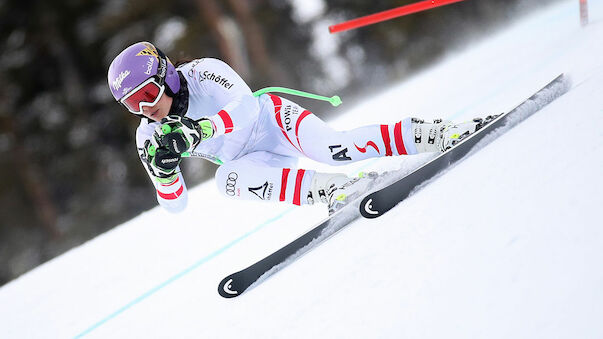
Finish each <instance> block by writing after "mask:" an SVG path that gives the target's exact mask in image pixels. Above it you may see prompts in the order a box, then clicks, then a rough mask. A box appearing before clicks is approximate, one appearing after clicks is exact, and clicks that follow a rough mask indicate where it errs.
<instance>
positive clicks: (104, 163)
mask: <svg viewBox="0 0 603 339" xmlns="http://www.w3.org/2000/svg"><path fill="white" fill-rule="evenodd" d="M553 1H555V0H546V1H543V0H540V1H538V0H467V1H465V2H461V3H457V4H453V5H449V6H445V7H442V8H439V9H434V10H431V11H428V12H425V13H420V14H414V15H411V16H408V17H403V18H398V19H394V20H391V21H388V22H385V23H381V24H377V25H373V26H370V27H366V28H361V29H357V30H354V31H350V32H345V33H340V34H336V35H330V34H329V33H328V30H327V27H328V25H329V24H334V23H337V22H341V21H344V20H348V19H352V18H356V17H360V16H363V15H367V14H372V13H375V12H378V11H382V10H386V9H391V8H394V7H397V6H401V5H405V4H409V3H412V2H415V0H405V1H402V0H397V1H396V0H370V1H368V0H367V1H352V0H325V1H323V0H315V1H309V0H308V1H307V2H304V1H295V3H299V4H302V5H295V6H294V5H293V4H294V1H293V0H222V1H219V0H188V1H187V0H171V1H165V0H103V1H100V0H86V1H84V0H81V1H78V0H53V1H6V0H0V80H1V81H0V285H2V284H4V283H6V282H8V281H10V280H11V279H14V278H15V277H17V276H19V275H20V274H23V273H24V272H26V271H28V270H30V269H32V268H33V267H35V266H37V265H39V264H41V263H43V262H45V261H47V260H49V259H51V258H53V257H55V256H57V255H59V254H61V253H63V252H65V251H67V250H68V249H70V248H72V247H74V246H77V245H79V244H81V243H83V242H85V241H87V240H89V239H91V238H93V237H94V236H96V235H98V234H100V233H103V232H105V231H107V230H109V229H111V228H112V227H114V226H115V225H118V224H120V223H122V222H124V221H126V220H129V219H131V218H133V217H135V216H136V215H138V214H140V213H141V212H142V211H145V210H148V209H150V208H152V207H154V206H155V205H156V204H157V203H156V200H155V193H154V190H153V186H152V184H151V183H150V182H149V179H148V178H147V176H146V173H145V172H144V169H143V168H142V166H141V165H140V162H139V160H138V157H137V155H136V147H135V144H134V130H135V128H136V126H137V125H138V119H137V118H136V117H134V116H133V115H131V114H128V113H127V112H125V111H124V110H123V109H122V108H121V107H120V106H119V105H118V104H116V103H115V102H114V100H113V98H112V96H111V94H110V91H109V89H108V86H107V80H106V71H107V68H108V66H109V64H110V62H111V60H112V59H113V57H114V56H116V55H117V54H118V53H119V52H120V51H121V50H122V49H123V48H125V47H127V46H128V45H130V44H132V43H134V42H136V41H141V40H147V41H151V42H153V43H155V44H156V45H157V46H158V47H159V48H161V49H162V50H163V51H164V52H165V53H166V54H168V55H169V56H170V59H171V60H172V61H174V62H175V61H177V60H179V59H185V58H197V57H217V58H220V59H222V60H224V61H226V62H228V63H229V64H230V65H231V66H232V67H233V68H234V69H235V70H236V71H238V72H239V73H240V74H241V75H242V76H243V78H244V79H246V80H247V81H248V84H249V85H250V87H251V88H252V89H259V88H261V87H266V86H287V87H292V88H298V89H302V90H306V91H314V92H318V93H322V94H324V95H329V96H331V95H334V94H339V95H340V96H341V97H342V98H343V99H344V102H345V105H347V106H348V107H350V105H353V104H354V102H355V100H360V99H361V98H362V97H363V96H366V95H370V94H371V93H374V92H376V91H379V90H380V89H382V88H384V87H386V86H388V85H389V84H391V83H393V82H395V81H400V80H401V79H403V78H405V77H407V76H408V75H410V74H412V73H413V72H416V71H418V70H420V69H421V68H423V67H425V66H426V65H428V64H430V63H432V62H434V61H436V60H438V59H439V58H442V57H443V56H444V55H445V53H446V52H448V51H451V50H455V49H462V48H465V47H466V46H468V44H469V43H470V42H471V41H474V40H475V39H479V38H480V37H484V36H485V35H487V34H490V33H491V32H493V31H494V30H496V29H498V28H500V27H501V26H505V25H508V24H510V23H511V22H512V21H513V20H515V19H516V18H517V17H518V16H521V15H524V14H525V13H526V12H528V11H532V10H535V9H537V8H538V7H539V6H543V5H545V4H547V3H550V2H553ZM303 4H307V6H310V5H312V4H322V6H321V7H319V9H320V11H314V12H312V11H310V12H309V14H308V13H306V14H304V12H303V11H300V8H298V7H296V6H306V5H303ZM311 8H314V7H311ZM302 9H303V8H302ZM296 100H298V101H300V103H302V104H303V105H304V106H305V107H307V108H309V109H310V110H312V111H314V112H315V113H318V114H319V115H320V116H321V117H323V118H325V117H328V115H329V114H335V113H336V112H335V111H334V110H333V109H331V108H330V107H329V105H327V104H324V103H318V102H314V101H304V100H299V99H296ZM214 170H215V168H214V167H213V165H211V164H209V163H204V162H201V161H188V162H185V164H184V169H183V171H184V172H186V175H187V182H188V183H189V186H192V185H194V184H195V183H199V182H202V181H203V180H207V179H210V178H212V177H213V172H214ZM141 241H144V235H143V234H141ZM132 246H133V247H135V246H136V244H132ZM134 250H135V249H134Z"/></svg>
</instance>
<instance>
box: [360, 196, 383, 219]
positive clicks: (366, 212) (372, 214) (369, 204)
mask: <svg viewBox="0 0 603 339" xmlns="http://www.w3.org/2000/svg"><path fill="white" fill-rule="evenodd" d="M373 202H374V201H373V197H372V194H369V195H367V196H366V197H364V199H362V202H360V214H361V215H362V216H363V217H365V218H368V219H374V218H377V217H379V216H381V212H380V211H379V210H378V209H375V207H374V206H373Z"/></svg>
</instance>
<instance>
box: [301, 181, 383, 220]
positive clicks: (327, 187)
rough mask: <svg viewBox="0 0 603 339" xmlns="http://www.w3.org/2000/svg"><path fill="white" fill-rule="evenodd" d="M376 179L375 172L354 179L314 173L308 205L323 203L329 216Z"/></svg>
mask: <svg viewBox="0 0 603 339" xmlns="http://www.w3.org/2000/svg"><path fill="white" fill-rule="evenodd" d="M377 177H378V174H377V173H376V172H370V173H360V175H359V176H358V177H355V178H350V177H348V176H347V175H345V174H342V173H319V172H316V173H315V174H314V177H313V178H312V183H311V185H310V192H308V204H310V205H311V204H314V202H315V201H318V202H322V203H325V204H327V206H328V208H329V215H331V214H333V213H335V212H336V211H338V210H340V209H341V208H342V207H343V206H345V205H347V204H348V203H349V202H351V201H353V200H354V199H356V198H357V197H359V196H360V195H362V194H363V193H365V192H366V191H367V190H368V189H369V188H370V186H371V184H372V183H373V181H374V180H375V179H376V178H377Z"/></svg>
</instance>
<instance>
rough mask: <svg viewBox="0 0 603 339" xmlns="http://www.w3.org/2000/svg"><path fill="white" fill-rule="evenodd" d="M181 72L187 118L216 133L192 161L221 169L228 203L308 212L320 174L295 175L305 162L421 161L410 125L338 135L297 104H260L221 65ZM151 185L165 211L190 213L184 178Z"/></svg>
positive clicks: (270, 99) (144, 129)
mask: <svg viewBox="0 0 603 339" xmlns="http://www.w3.org/2000/svg"><path fill="white" fill-rule="evenodd" d="M178 70H179V71H180V72H182V74H183V75H184V77H185V78H186V80H187V84H181V85H182V86H188V90H189V103H188V110H187V112H186V114H185V116H187V117H189V118H192V119H195V120H197V119H199V118H201V117H203V116H207V117H209V119H210V120H211V121H212V122H213V123H214V125H215V127H216V132H215V134H214V136H213V138H211V139H209V140H206V141H203V142H201V143H200V144H199V145H198V146H197V147H196V148H195V150H194V151H193V152H192V156H195V157H202V158H205V159H207V160H210V161H213V162H215V163H218V164H221V165H220V167H219V168H218V170H217V172H216V175H215V182H216V185H217V187H218V190H219V191H220V192H222V193H223V194H225V195H226V196H229V197H233V198H236V199H247V200H263V201H284V202H288V203H292V204H295V205H302V204H306V203H307V195H308V192H309V190H310V183H311V182H312V176H313V175H314V171H312V170H307V169H299V168H296V164H297V159H298V158H299V157H302V156H305V157H307V158H310V159H313V160H316V161H319V162H322V163H326V164H330V165H344V164H348V163H350V162H355V161H360V160H364V159H367V158H373V157H383V156H393V155H403V154H416V153H417V149H416V147H415V144H414V142H413V135H412V132H411V121H410V118H407V119H405V120H402V121H400V122H397V123H394V124H390V125H371V126H364V127H359V128H356V129H353V130H348V131H336V130H334V129H333V128H331V127H329V126H328V125H327V124H326V123H325V122H323V121H322V120H321V119H320V118H318V117H317V116H315V115H314V114H312V112H310V111H308V110H306V109H304V108H303V107H301V106H299V105H297V104H296V103H294V102H292V101H290V100H287V99H285V98H282V97H279V96H276V95H272V94H263V95H261V96H259V97H254V96H253V95H252V92H251V90H250V88H249V87H248V86H247V84H246V83H245V82H244V81H243V79H241V77H240V76H239V75H238V74H237V73H236V72H235V71H234V70H233V69H232V68H230V67H229V66H228V65H227V64H225V63H224V62H222V61H220V60H217V59H211V58H204V59H197V60H194V61H192V62H189V63H187V64H185V65H182V66H181V67H179V68H178ZM158 124H159V123H157V122H149V121H148V120H147V119H142V121H141V123H140V126H139V127H138V129H137V131H136V143H137V146H138V148H139V151H140V150H141V149H142V147H143V145H144V142H145V140H148V139H150V138H151V136H152V135H153V132H154V130H155V127H156V126H157V125H158ZM145 168H146V166H145ZM147 172H148V170H147ZM149 176H151V179H153V178H152V175H151V174H150V173H149ZM152 181H153V183H154V185H155V188H156V190H157V200H158V201H159V203H160V204H161V205H162V206H163V207H165V208H166V209H167V210H169V211H172V212H177V211H180V210H182V209H184V207H186V204H187V190H186V185H185V182H184V178H183V176H182V173H179V178H178V180H176V181H175V182H174V183H172V184H171V185H162V184H160V183H158V182H157V181H155V180H152Z"/></svg>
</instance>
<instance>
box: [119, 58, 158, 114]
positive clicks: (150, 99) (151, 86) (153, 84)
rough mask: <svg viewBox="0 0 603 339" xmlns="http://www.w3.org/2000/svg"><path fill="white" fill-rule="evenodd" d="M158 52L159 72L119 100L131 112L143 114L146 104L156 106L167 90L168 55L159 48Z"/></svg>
mask: <svg viewBox="0 0 603 339" xmlns="http://www.w3.org/2000/svg"><path fill="white" fill-rule="evenodd" d="M157 54H158V56H159V57H158V58H157V59H158V61H159V65H158V67H157V74H156V75H154V76H152V77H150V78H148V79H147V80H145V81H144V82H143V83H141V84H140V85H138V86H136V87H134V89H132V90H131V91H130V92H129V93H128V94H126V95H125V96H124V97H123V98H121V99H120V100H119V103H120V104H121V105H122V106H124V107H125V108H126V109H127V110H128V111H130V112H131V113H134V114H139V115H142V108H143V107H144V106H155V105H156V104H157V103H158V102H159V99H161V96H162V95H163V93H164V92H165V77H166V75H167V57H166V56H165V54H163V52H162V51H161V50H159V48H157Z"/></svg>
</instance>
